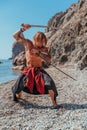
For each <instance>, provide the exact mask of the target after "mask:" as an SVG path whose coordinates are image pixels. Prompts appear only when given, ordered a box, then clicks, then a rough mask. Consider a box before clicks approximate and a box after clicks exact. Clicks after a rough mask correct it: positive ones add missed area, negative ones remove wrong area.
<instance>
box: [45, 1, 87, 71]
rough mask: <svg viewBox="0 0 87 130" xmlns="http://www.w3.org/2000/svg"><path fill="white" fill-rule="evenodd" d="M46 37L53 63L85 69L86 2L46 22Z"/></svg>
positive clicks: (86, 41)
mask: <svg viewBox="0 0 87 130" xmlns="http://www.w3.org/2000/svg"><path fill="white" fill-rule="evenodd" d="M46 36H47V38H48V47H50V48H51V55H52V62H53V63H56V64H61V63H62V64H64V63H67V62H71V63H72V64H73V63H77V64H78V67H79V68H80V69H83V68H85V67H87V0H80V1H79V2H78V3H77V4H72V5H71V7H70V8H69V9H67V10H66V12H60V13H57V14H56V15H54V16H53V17H52V18H51V19H50V20H49V21H48V29H47V30H46Z"/></svg>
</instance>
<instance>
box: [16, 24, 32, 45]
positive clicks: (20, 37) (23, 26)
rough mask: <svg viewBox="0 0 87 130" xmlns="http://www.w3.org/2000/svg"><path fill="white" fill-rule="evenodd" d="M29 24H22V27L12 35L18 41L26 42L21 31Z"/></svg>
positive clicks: (28, 26)
mask: <svg viewBox="0 0 87 130" xmlns="http://www.w3.org/2000/svg"><path fill="white" fill-rule="evenodd" d="M30 27H31V26H30V25H29V24H22V28H21V29H20V30H18V31H17V32H16V33H14V34H13V37H14V38H15V39H16V40H17V41H18V42H20V43H24V44H25V43H26V41H27V39H26V38H24V37H23V32H24V31H26V30H27V29H29V28H30Z"/></svg>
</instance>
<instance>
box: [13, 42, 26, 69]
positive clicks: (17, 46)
mask: <svg viewBox="0 0 87 130" xmlns="http://www.w3.org/2000/svg"><path fill="white" fill-rule="evenodd" d="M12 59H13V60H12V62H13V65H14V67H13V69H17V66H18V68H19V66H21V69H22V68H23V67H24V66H25V65H26V60H25V49H24V46H23V45H22V44H21V43H18V42H15V43H13V48H12ZM15 67H16V68H15Z"/></svg>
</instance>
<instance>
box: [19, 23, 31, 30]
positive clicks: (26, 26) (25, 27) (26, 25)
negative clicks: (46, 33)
mask: <svg viewBox="0 0 87 130" xmlns="http://www.w3.org/2000/svg"><path fill="white" fill-rule="evenodd" d="M21 26H22V27H23V29H24V30H27V29H29V28H30V27H31V25H29V24H21Z"/></svg>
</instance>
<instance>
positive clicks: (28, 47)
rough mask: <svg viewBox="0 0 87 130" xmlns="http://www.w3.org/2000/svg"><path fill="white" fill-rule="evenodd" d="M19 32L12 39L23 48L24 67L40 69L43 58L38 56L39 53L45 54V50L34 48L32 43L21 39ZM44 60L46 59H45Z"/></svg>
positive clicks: (44, 48)
mask: <svg viewBox="0 0 87 130" xmlns="http://www.w3.org/2000/svg"><path fill="white" fill-rule="evenodd" d="M20 34H21V31H18V32H17V33H15V34H14V38H15V39H16V40H17V41H18V42H20V43H22V44H23V45H24V47H25V57H26V66H27V67H42V61H43V58H41V56H40V55H39V51H40V52H43V53H47V48H46V47H42V48H35V47H34V45H33V43H32V41H30V40H28V39H25V38H24V37H21V35H20ZM45 58H46V57H45Z"/></svg>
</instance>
